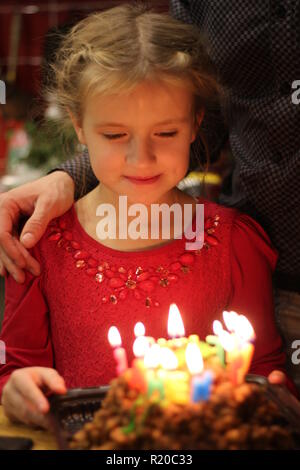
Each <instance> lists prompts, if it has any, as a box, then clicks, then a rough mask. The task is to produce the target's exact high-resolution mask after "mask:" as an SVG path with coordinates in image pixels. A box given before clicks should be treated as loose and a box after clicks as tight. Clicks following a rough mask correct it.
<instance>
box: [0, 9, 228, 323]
mask: <svg viewBox="0 0 300 470" xmlns="http://www.w3.org/2000/svg"><path fill="white" fill-rule="evenodd" d="M122 3H128V1H127V2H126V1H120V0H119V1H117V0H85V1H82V0H61V1H58V0H39V1H34V0H32V2H27V1H23V0H8V1H3V0H1V3H0V80H2V81H3V82H4V83H5V85H6V103H5V104H0V193H1V192H5V191H7V190H9V189H11V188H14V187H17V186H19V185H21V184H24V183H26V182H28V181H31V180H34V179H36V178H38V177H39V176H42V175H43V174H45V173H47V171H49V170H50V169H51V168H53V167H55V166H56V165H57V164H59V163H60V162H62V161H63V160H64V159H65V158H66V154H65V152H64V148H63V145H62V142H61V140H60V139H59V138H58V137H57V138H53V137H52V136H51V135H50V133H48V131H46V130H45V129H48V130H49V129H50V130H51V128H52V127H55V123H56V120H57V118H58V117H59V116H58V114H57V110H56V108H55V104H54V103H51V101H47V102H46V100H44V99H42V98H41V91H42V90H43V86H44V85H45V84H46V80H47V79H48V78H47V76H46V75H47V74H45V73H44V72H43V71H44V70H47V63H48V62H49V61H51V59H52V57H53V54H54V52H55V50H56V49H57V47H58V46H59V43H58V42H57V39H55V35H53V34H52V33H53V32H59V33H64V32H67V31H68V30H69V28H70V27H71V26H72V25H74V24H75V23H76V22H78V21H79V20H80V19H82V18H83V17H85V16H86V15H88V14H89V13H91V12H93V11H99V10H103V9H107V8H111V7H113V6H116V5H120V4H122ZM145 3H147V4H148V5H151V6H152V7H154V8H155V9H156V10H157V11H168V3H169V2H168V0H148V1H146V2H145ZM45 124H46V126H45ZM73 138H74V137H73V136H72V135H71V136H70V139H69V140H70V142H71V143H72V139H73ZM74 143H75V140H74ZM74 148H75V147H74ZM69 156H70V155H69ZM230 167H231V163H230V153H229V152H228V151H227V150H226V148H225V150H223V151H222V152H221V153H218V158H214V159H213V160H212V164H211V165H210V167H209V169H208V173H207V174H206V179H205V184H203V173H202V171H200V169H199V171H194V172H193V173H192V174H190V175H188V177H187V178H186V179H185V180H183V181H182V182H181V183H180V187H181V188H182V189H184V190H186V191H188V192H190V193H191V194H194V195H198V194H200V193H201V194H203V195H205V196H206V197H208V198H209V199H212V200H216V199H217V197H218V194H219V191H220V187H221V183H222V181H223V180H224V178H226V177H227V176H228V175H229V174H230ZM3 307H4V281H3V278H0V327H1V320H2V314H3Z"/></svg>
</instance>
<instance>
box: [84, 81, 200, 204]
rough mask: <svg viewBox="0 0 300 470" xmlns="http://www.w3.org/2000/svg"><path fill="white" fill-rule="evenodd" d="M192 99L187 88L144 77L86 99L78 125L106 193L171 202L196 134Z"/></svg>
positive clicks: (156, 201)
mask: <svg viewBox="0 0 300 470" xmlns="http://www.w3.org/2000/svg"><path fill="white" fill-rule="evenodd" d="M193 100H194V98H193V94H192V92H191V91H189V90H188V87H186V88H185V87H184V86H177V85H173V84H169V83H166V82H152V81H151V82H150V81H145V82H142V83H141V84H139V85H137V86H136V87H135V88H134V90H133V91H132V92H130V93H128V94H116V95H109V96H98V97H96V98H93V99H89V100H88V101H87V103H86V105H85V110H84V116H83V121H82V124H81V126H78V125H75V129H76V132H77V135H78V138H79V140H80V142H81V143H83V144H85V145H87V147H88V150H89V155H90V161H91V166H92V168H93V171H94V173H95V175H96V177H97V179H98V180H99V181H100V182H101V185H100V188H101V187H102V189H104V191H105V193H106V196H107V197H109V198H111V199H112V200H113V199H115V197H116V196H119V195H126V196H127V197H128V202H131V203H136V202H139V203H144V204H146V205H149V204H151V203H162V202H166V201H170V200H172V193H173V191H174V188H175V187H176V185H177V184H178V183H179V181H180V180H181V179H182V178H184V176H185V175H186V172H187V170H188V165H189V156H190V144H191V143H192V142H193V140H195V137H196V132H197V129H196V125H195V119H194V114H193V104H194V101H193ZM200 121H201V117H200V116H199V119H198V123H197V124H198V125H199V124H200ZM134 178H137V179H138V178H140V179H142V178H144V179H145V178H152V180H149V181H142V182H141V181H139V180H136V179H134Z"/></svg>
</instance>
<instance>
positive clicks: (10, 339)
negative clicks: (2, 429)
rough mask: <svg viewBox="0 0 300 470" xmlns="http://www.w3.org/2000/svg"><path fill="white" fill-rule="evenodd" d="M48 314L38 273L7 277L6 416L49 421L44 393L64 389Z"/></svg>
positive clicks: (0, 393) (0, 389)
mask: <svg viewBox="0 0 300 470" xmlns="http://www.w3.org/2000/svg"><path fill="white" fill-rule="evenodd" d="M48 313H49V312H48V307H47V303H46V301H45V299H44V297H43V294H42V290H41V276H40V277H39V278H35V277H34V276H33V275H31V274H27V275H26V279H25V282H24V284H18V283H17V282H16V281H15V280H14V279H13V278H12V277H11V276H6V285H5V312H4V321H3V325H2V331H1V335H0V339H1V341H2V345H4V346H5V353H6V354H5V356H6V357H4V361H3V354H2V358H1V359H2V364H1V365H0V402H1V404H2V406H3V409H4V412H5V414H6V416H7V417H8V418H9V419H10V420H12V421H17V422H22V423H25V424H27V425H33V426H38V427H42V428H48V425H49V423H48V421H47V418H46V414H47V413H48V411H49V402H48V400H47V396H46V393H48V392H50V393H56V394H64V393H66V386H65V383H64V379H63V377H61V376H60V375H59V374H58V372H57V371H56V370H55V369H54V368H53V366H54V356H53V350H52V342H51V332H50V326H49V314H48ZM3 362H4V363H3Z"/></svg>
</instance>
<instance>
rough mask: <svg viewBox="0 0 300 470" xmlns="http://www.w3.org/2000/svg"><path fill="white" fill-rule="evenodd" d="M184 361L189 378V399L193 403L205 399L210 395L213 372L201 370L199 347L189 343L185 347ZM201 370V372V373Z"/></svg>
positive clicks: (201, 361)
mask: <svg viewBox="0 0 300 470" xmlns="http://www.w3.org/2000/svg"><path fill="white" fill-rule="evenodd" d="M186 363H187V366H188V369H189V371H190V374H191V375H192V379H191V400H192V402H193V403H197V402H198V401H206V400H208V399H209V397H210V393H211V385H212V382H213V374H212V372H211V371H209V370H208V371H205V372H203V367H204V364H203V358H202V355H201V351H200V349H199V347H198V346H197V345H196V344H195V343H189V344H188V346H187V348H186ZM202 372H203V373H202Z"/></svg>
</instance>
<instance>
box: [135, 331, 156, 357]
mask: <svg viewBox="0 0 300 470" xmlns="http://www.w3.org/2000/svg"><path fill="white" fill-rule="evenodd" d="M145 332H146V330H145V327H144V325H143V323H142V322H138V323H136V325H135V327H134V334H135V337H136V339H135V340H134V343H133V354H134V355H135V357H140V358H142V357H144V356H145V354H146V352H147V350H148V349H149V347H150V344H151V343H154V339H153V338H150V337H148V336H145Z"/></svg>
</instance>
